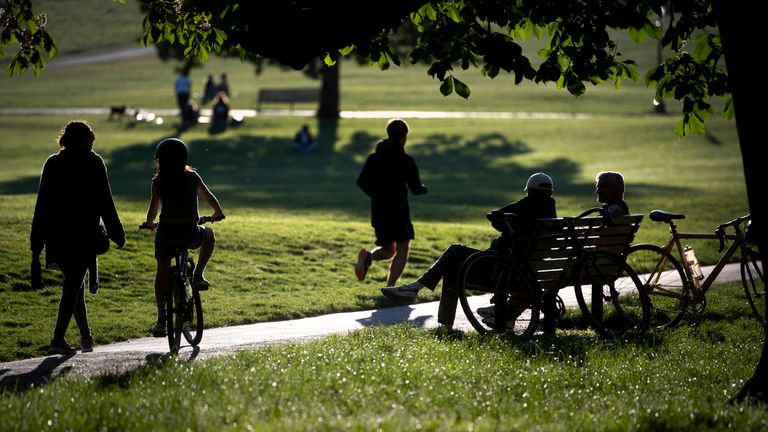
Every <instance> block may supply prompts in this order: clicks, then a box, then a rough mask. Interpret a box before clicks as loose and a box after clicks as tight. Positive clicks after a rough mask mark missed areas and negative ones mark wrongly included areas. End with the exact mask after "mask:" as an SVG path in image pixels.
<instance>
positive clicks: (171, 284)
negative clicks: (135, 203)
mask: <svg viewBox="0 0 768 432" xmlns="http://www.w3.org/2000/svg"><path fill="white" fill-rule="evenodd" d="M212 221H213V219H212V218H211V217H210V216H203V217H201V218H200V219H199V220H198V222H197V224H198V225H202V224H205V223H207V222H212ZM139 229H150V227H149V226H146V225H145V224H141V225H139ZM173 257H174V258H173V259H174V264H173V266H171V271H170V273H169V274H168V286H167V288H166V291H165V317H166V332H167V335H168V346H169V348H170V350H171V351H172V352H176V351H178V350H179V347H180V346H181V336H182V335H184V339H186V340H187V342H188V343H189V344H190V345H191V346H197V345H198V344H199V343H200V341H201V340H202V339H203V305H202V302H201V300H200V292H199V291H198V290H197V289H195V288H194V287H193V286H192V273H193V271H194V270H195V261H194V259H193V258H192V257H191V256H189V249H188V248H187V247H185V246H177V247H175V248H174V252H173Z"/></svg>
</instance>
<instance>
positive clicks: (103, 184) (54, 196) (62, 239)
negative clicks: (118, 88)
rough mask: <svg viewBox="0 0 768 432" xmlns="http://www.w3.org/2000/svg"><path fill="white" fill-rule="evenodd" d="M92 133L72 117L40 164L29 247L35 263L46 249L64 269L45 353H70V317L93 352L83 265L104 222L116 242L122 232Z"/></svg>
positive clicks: (90, 259)
mask: <svg viewBox="0 0 768 432" xmlns="http://www.w3.org/2000/svg"><path fill="white" fill-rule="evenodd" d="M95 140H96V134H95V133H94V132H93V129H91V127H90V126H89V125H88V123H86V122H84V121H78V120H75V121H71V122H69V123H67V125H66V126H65V127H64V128H63V129H62V130H61V134H60V135H59V137H58V144H59V147H60V150H59V152H58V153H56V154H54V155H52V156H50V157H48V159H47V160H46V161H45V164H44V165H43V171H42V174H41V176H40V186H39V190H38V193H37V202H36V203H35V213H34V216H33V218H32V232H31V234H30V238H29V240H30V247H31V249H32V259H33V262H38V263H39V259H40V254H41V252H42V251H43V248H45V261H46V267H48V268H56V269H59V270H61V271H62V273H63V274H64V281H63V284H62V289H61V300H60V301H59V309H58V316H57V318H56V327H55V328H54V330H53V339H52V340H51V345H50V347H49V348H48V351H47V355H54V354H61V355H73V354H75V349H74V348H73V347H71V346H70V345H69V344H68V343H67V341H66V340H65V338H64V337H65V336H66V334H67V328H68V327H69V322H70V321H71V319H72V317H73V316H74V318H75V322H76V323H77V328H78V330H79V331H80V350H81V351H82V352H90V351H93V335H92V334H91V329H90V327H89V324H88V311H87V309H86V305H85V295H84V291H85V284H84V283H83V282H84V279H85V274H86V270H87V269H88V268H89V266H91V264H92V263H95V261H96V252H95V251H94V249H93V241H91V240H92V239H93V237H94V236H95V235H96V234H97V232H98V229H99V223H100V221H101V220H103V221H104V225H105V228H106V230H107V235H108V236H109V238H110V239H112V241H114V242H115V243H116V244H117V245H118V247H123V245H124V244H125V231H124V230H123V225H122V224H121V223H120V218H119V217H118V215H117V209H116V208H115V202H114V200H113V198H112V189H111V187H110V185H109V177H108V176H107V167H106V166H105V165H104V160H102V158H101V156H99V155H98V154H97V153H95V152H94V151H93V143H94V141H95Z"/></svg>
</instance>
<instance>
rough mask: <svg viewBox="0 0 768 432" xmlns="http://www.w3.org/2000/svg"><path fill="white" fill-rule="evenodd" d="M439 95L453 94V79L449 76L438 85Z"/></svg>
mask: <svg viewBox="0 0 768 432" xmlns="http://www.w3.org/2000/svg"><path fill="white" fill-rule="evenodd" d="M440 93H441V94H442V95H443V96H448V95H449V94H451V93H453V77H451V76H449V77H446V78H445V80H443V83H442V84H440Z"/></svg>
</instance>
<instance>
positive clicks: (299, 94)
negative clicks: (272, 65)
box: [256, 88, 320, 109]
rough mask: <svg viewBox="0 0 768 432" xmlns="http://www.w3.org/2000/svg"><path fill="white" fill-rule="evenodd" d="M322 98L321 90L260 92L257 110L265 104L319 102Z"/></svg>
mask: <svg viewBox="0 0 768 432" xmlns="http://www.w3.org/2000/svg"><path fill="white" fill-rule="evenodd" d="M319 98H320V89H317V88H274V89H261V90H259V98H258V100H257V102H256V104H257V108H258V109H261V104H262V103H264V102H283V103H290V104H291V106H292V105H293V103H294V102H317V101H318V100H319Z"/></svg>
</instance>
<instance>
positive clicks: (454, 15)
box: [443, 3, 462, 23]
mask: <svg viewBox="0 0 768 432" xmlns="http://www.w3.org/2000/svg"><path fill="white" fill-rule="evenodd" d="M444 5H445V7H444V8H443V12H444V13H445V14H446V15H447V16H448V18H450V19H451V21H453V22H456V23H459V22H462V19H461V13H460V12H459V9H458V8H457V7H456V4H455V3H448V4H444Z"/></svg>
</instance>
